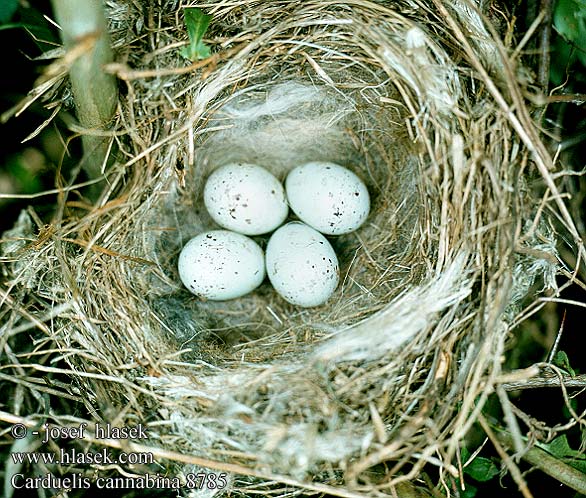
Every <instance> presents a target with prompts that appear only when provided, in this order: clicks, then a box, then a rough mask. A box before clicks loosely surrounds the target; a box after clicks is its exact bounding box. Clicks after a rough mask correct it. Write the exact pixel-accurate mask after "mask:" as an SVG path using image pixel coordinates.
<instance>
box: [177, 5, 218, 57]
mask: <svg viewBox="0 0 586 498" xmlns="http://www.w3.org/2000/svg"><path fill="white" fill-rule="evenodd" d="M184 16H185V26H186V27H187V35H188V36H189V45H188V46H187V47H183V48H182V49H181V55H182V56H183V57H185V58H187V59H189V60H191V61H196V60H199V59H205V58H206V57H209V56H210V47H208V46H207V45H206V44H205V43H204V42H203V41H202V38H203V35H204V34H205V32H206V31H207V29H208V26H209V24H210V20H211V19H212V16H210V15H208V14H204V13H203V12H202V11H201V10H200V9H198V8H196V7H188V8H186V9H185V10H184Z"/></svg>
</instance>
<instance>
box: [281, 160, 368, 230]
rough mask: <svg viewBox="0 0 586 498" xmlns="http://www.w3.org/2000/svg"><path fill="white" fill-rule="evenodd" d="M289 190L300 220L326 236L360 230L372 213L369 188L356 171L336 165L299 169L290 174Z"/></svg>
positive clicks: (302, 167) (288, 195)
mask: <svg viewBox="0 0 586 498" xmlns="http://www.w3.org/2000/svg"><path fill="white" fill-rule="evenodd" d="M285 190H286V192H287V198H288V200H289V206H290V207H291V209H292V210H293V212H294V213H295V214H296V215H297V216H299V219H300V220H301V221H303V222H305V223H307V224H308V225H310V226H311V227H313V228H315V229H316V230H319V231H320V232H322V233H325V234H326V235H341V234H344V233H349V232H352V231H354V230H356V229H357V228H358V227H360V225H362V224H363V223H364V221H365V220H366V218H367V216H368V212H369V211H370V197H369V195H368V190H367V189H366V185H364V183H363V182H362V180H361V179H360V178H358V176H357V175H356V174H354V173H353V172H352V171H350V170H349V169H347V168H344V167H342V166H340V165H338V164H334V163H328V162H311V163H307V164H303V165H301V166H297V167H296V168H294V169H292V170H291V171H290V172H289V175H288V176H287V180H286V181H285Z"/></svg>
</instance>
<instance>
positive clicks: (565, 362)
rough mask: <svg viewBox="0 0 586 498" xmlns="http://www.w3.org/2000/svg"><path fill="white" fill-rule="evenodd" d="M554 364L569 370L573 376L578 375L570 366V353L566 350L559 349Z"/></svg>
mask: <svg viewBox="0 0 586 498" xmlns="http://www.w3.org/2000/svg"><path fill="white" fill-rule="evenodd" d="M553 364H554V365H555V366H556V367H560V368H562V369H564V370H565V371H566V372H568V373H569V374H570V375H572V376H573V375H576V372H575V371H574V369H573V368H572V367H571V366H570V359H569V358H568V355H567V354H566V352H565V351H558V352H557V353H556V354H555V356H554V358H553Z"/></svg>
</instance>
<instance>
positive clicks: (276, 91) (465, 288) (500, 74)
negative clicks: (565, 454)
mask: <svg viewBox="0 0 586 498" xmlns="http://www.w3.org/2000/svg"><path fill="white" fill-rule="evenodd" d="M185 6H186V5H183V4H180V3H179V2H176V1H168V2H164V5H161V6H158V5H157V6H155V5H153V4H152V3H151V4H149V3H148V2H145V3H144V5H143V4H142V3H141V2H132V1H124V0H117V1H109V2H108V4H107V7H108V12H109V20H110V26H111V30H112V39H113V45H114V48H115V50H116V53H117V61H118V62H117V63H116V64H113V65H112V66H110V67H109V68H108V70H109V71H111V72H113V73H115V74H116V75H117V76H118V77H119V78H120V81H121V88H122V89H123V93H122V96H121V100H120V105H119V110H118V113H117V116H116V123H115V124H114V125H113V128H112V130H113V131H108V132H105V133H106V134H107V135H108V136H110V137H111V139H112V144H113V147H112V149H113V150H117V160H116V163H115V164H114V165H113V166H112V167H111V168H110V169H109V170H108V171H107V172H106V173H105V177H106V180H105V181H103V183H102V185H103V186H104V190H103V193H102V195H101V197H100V199H99V201H98V202H97V203H96V204H95V205H91V204H89V203H87V202H86V201H85V200H84V199H83V197H80V196H79V195H78V194H77V191H78V189H77V187H76V185H70V186H63V188H62V189H61V192H62V193H61V195H60V198H59V205H58V208H57V210H56V213H55V216H54V217H53V219H52V220H51V223H50V224H49V225H47V226H36V225H39V224H41V222H40V220H36V219H35V216H34V213H33V212H32V211H31V210H28V211H25V212H23V214H22V215H21V217H20V219H19V221H18V223H17V225H16V227H15V229H14V230H12V231H11V232H9V233H6V234H4V237H3V245H2V248H3V260H2V261H3V268H4V272H5V273H4V276H5V277H6V283H5V286H4V288H3V290H2V303H3V304H4V306H3V310H2V312H1V313H2V323H3V326H2V335H1V337H0V343H1V345H2V348H3V351H4V354H5V355H6V358H8V362H7V363H5V364H4V366H3V369H2V382H3V384H4V386H6V387H4V389H9V390H10V392H14V395H13V397H12V398H11V401H8V402H7V403H6V406H5V413H4V420H5V421H12V422H14V421H17V420H26V421H27V423H29V422H30V423H34V422H35V421H37V420H40V419H41V418H42V417H44V416H48V417H49V420H51V421H52V422H54V423H59V424H74V423H79V422H80V421H81V420H84V419H87V420H91V421H99V422H104V423H105V422H115V423H116V424H119V425H127V426H128V425H135V424H137V423H139V422H140V423H143V424H145V425H146V426H147V427H148V429H149V431H150V434H151V437H150V439H149V440H148V442H146V443H144V442H143V444H142V446H141V447H139V446H136V445H135V446H132V445H130V446H127V445H126V444H125V443H124V444H123V443H116V442H115V441H114V442H112V441H110V442H109V443H108V444H112V445H114V446H121V447H123V448H124V447H126V448H127V449H128V448H130V449H132V448H134V449H142V450H143V451H144V450H145V447H148V449H149V451H152V452H154V453H155V455H156V456H157V460H158V464H159V466H158V467H157V466H155V467H150V468H146V467H141V466H136V467H130V468H126V469H125V470H123V471H124V472H126V473H131V474H140V473H144V472H150V473H153V472H159V473H163V474H165V475H170V476H174V475H180V474H181V473H183V474H185V473H187V472H190V471H192V470H193V469H194V468H211V469H216V470H220V471H227V472H229V473H230V475H231V477H230V480H229V488H228V489H230V490H232V491H233V492H234V493H242V494H245V495H248V494H251V493H264V492H266V493H269V492H271V493H275V494H277V495H279V493H281V494H282V495H283V496H284V495H285V494H302V493H309V492H319V491H321V492H327V493H329V494H332V495H340V496H357V495H360V496H362V495H364V494H365V493H370V494H371V495H376V493H380V494H383V495H384V494H392V493H394V492H396V489H402V488H397V486H401V484H400V483H401V482H403V481H417V479H418V476H419V474H420V470H421V469H422V467H423V466H424V465H426V466H431V467H437V468H438V471H439V473H438V476H439V480H440V482H442V483H444V485H445V487H446V489H448V488H453V483H454V479H455V478H457V477H458V476H459V475H460V474H461V467H460V466H459V461H458V455H459V448H460V447H461V445H462V444H463V442H464V438H465V436H466V434H467V432H468V430H469V429H470V427H471V426H472V424H474V422H475V421H476V420H477V417H478V414H479V412H480V411H481V409H482V407H483V404H484V403H485V401H486V399H487V397H488V395H489V394H490V393H492V392H494V389H495V386H498V385H499V383H502V382H504V381H505V380H507V379H508V380H510V379H511V376H507V375H506V374H505V373H503V372H502V369H501V363H502V356H503V353H504V349H505V341H506V340H507V337H508V336H509V334H510V333H511V328H512V326H513V325H514V324H515V323H516V321H518V319H519V318H520V316H519V313H520V312H521V311H522V310H523V309H524V308H525V306H526V305H527V304H528V303H530V302H531V301H532V300H533V299H534V298H535V295H536V292H537V291H539V290H540V289H541V291H542V292H544V291H547V292H550V293H551V292H555V276H556V273H557V272H558V271H560V269H561V265H560V264H559V263H558V261H557V253H556V239H555V234H554V229H553V226H552V224H551V222H550V221H549V220H550V219H553V218H557V219H559V220H561V222H562V224H563V225H564V226H565V227H566V229H567V233H566V234H565V236H567V237H568V240H569V241H570V244H571V245H572V246H573V247H574V250H575V251H576V254H577V250H578V249H577V248H578V247H579V246H578V245H577V244H578V243H577V239H578V237H577V234H576V231H575V229H574V228H573V224H572V221H571V219H570V217H569V215H568V213H567V211H566V209H565V207H564V204H563V196H562V195H561V194H560V192H558V190H557V188H556V186H555V181H554V179H555V172H556V167H555V165H554V164H553V161H552V158H551V156H550V155H549V153H548V152H547V150H546V149H545V147H544V146H543V144H542V142H541V141H540V138H539V131H538V129H537V128H536V126H535V124H534V123H533V120H532V118H531V116H530V111H531V109H530V108H528V107H527V104H526V101H525V99H524V97H523V90H524V89H523V88H521V87H520V85H519V83H518V81H519V73H518V72H520V71H521V68H520V67H519V66H518V65H517V63H518V60H517V59H515V57H516V55H515V54H513V55H512V49H511V47H505V46H504V45H503V42H501V41H500V38H499V34H497V33H495V32H494V28H492V27H491V26H490V24H489V23H488V22H486V20H485V18H484V16H483V14H482V13H480V12H479V11H478V10H477V9H476V7H473V6H468V5H467V4H465V3H462V2H459V1H454V2H448V1H445V2H439V1H438V2H434V1H428V2H423V1H419V0H417V1H414V0H406V1H398V2H371V1H362V0H354V1H345V2H318V1H310V2H297V1H291V0H279V1H274V2H257V1H245V0H244V1H239V2H226V1H222V0H219V1H216V2H209V3H206V4H198V7H200V8H202V9H204V10H206V11H207V12H209V13H212V14H213V16H214V18H213V20H212V23H211V26H210V30H209V32H208V33H207V35H206V40H207V41H208V43H209V45H210V46H211V47H212V50H213V52H214V55H213V56H212V57H211V58H210V59H207V60H204V61H200V62H197V63H194V64H192V65H189V64H186V63H185V61H184V60H182V59H181V58H180V57H179V56H178V54H177V48H178V47H180V46H181V45H182V44H185V43H186V34H185V30H184V28H183V25H182V14H181V10H182V8H183V7H185ZM496 15H499V14H498V13H497V14H496ZM501 34H504V33H501ZM517 55H518V54H517ZM65 60H66V59H65ZM61 62H63V60H62V61H61ZM56 67H57V68H60V71H61V72H59V71H58V72H57V76H55V77H54V80H51V85H52V86H50V88H51V89H57V88H58V85H60V84H61V82H62V80H63V77H64V74H65V73H64V69H63V67H59V66H58V64H56V65H54V66H53V68H54V69H55V68H56ZM65 69H66V68H65ZM58 96H60V97H58ZM51 98H52V99H56V98H63V99H64V100H63V102H64V103H65V104H66V103H67V98H68V97H67V94H66V93H63V89H61V91H60V92H54V94H52V97H51ZM86 132H87V131H86ZM93 132H94V133H97V132H99V131H96V130H94V131H93ZM102 133H104V132H102ZM233 159H239V160H242V161H256V162H259V163H260V164H263V165H265V166H267V167H270V168H272V169H273V171H275V173H276V174H277V175H278V176H280V177H281V178H283V176H284V174H285V173H286V171H287V170H288V169H289V168H291V167H293V166H294V165H295V164H297V163H299V162H300V161H303V160H310V159H314V160H321V159H325V160H333V161H337V162H339V163H341V164H344V165H346V166H348V167H350V168H352V169H354V170H355V171H357V172H358V173H359V174H360V175H361V176H362V177H363V178H364V179H365V180H366V182H367V184H368V186H369V189H370V191H371V193H372V198H373V212H372V213H371V216H370V218H369V220H368V222H367V223H366V225H365V226H364V227H363V228H361V229H360V230H359V231H357V232H356V233H353V234H349V235H347V236H344V237H340V238H337V239H335V240H333V243H334V245H335V247H336V250H337V251H338V254H339V258H340V263H341V269H342V274H343V283H342V284H341V285H340V287H339V289H338V290H337V291H336V293H335V295H334V297H333V298H332V300H331V302H329V303H328V304H327V305H325V306H322V307H318V308H315V309H299V308H296V307H294V306H291V305H288V304H287V303H285V302H284V301H283V300H282V299H280V298H279V297H278V296H277V295H276V294H275V293H274V291H273V290H272V289H271V287H270V286H269V285H268V284H263V286H262V287H261V288H260V289H259V290H257V291H256V292H254V293H253V294H251V295H250V296H247V297H245V298H242V299H238V300H235V301H230V302H223V303H210V302H201V301H199V300H197V299H195V298H194V297H193V296H191V295H190V294H189V293H188V292H187V291H186V290H184V289H183V288H182V287H181V285H180V282H179V279H178V276H177V271H176V268H175V266H176V260H177V256H178V253H179V250H180V248H181V246H182V244H183V243H184V242H186V240H188V239H189V238H190V237H191V236H193V235H195V234H196V233H197V232H198V231H200V230H202V229H203V228H206V227H209V226H210V221H209V219H208V217H207V215H206V213H205V209H203V207H201V202H200V195H201V186H202V180H203V179H205V176H206V174H207V173H208V172H209V171H210V170H211V169H212V168H213V167H215V166H218V165H219V164H222V163H223V162H227V161H228V160H233ZM539 185H544V186H545V187H544V188H543V189H541V190H539V188H537V187H536V186H539ZM538 192H539V194H538ZM543 192H545V194H543ZM580 247H581V246H580ZM532 373H533V372H527V373H526V374H527V376H529V375H531V374H532ZM517 377H521V378H522V377H523V374H517ZM43 378H49V379H53V380H52V381H50V382H49V384H46V383H45V382H44V381H43V380H42V379H43ZM44 394H47V395H49V396H50V397H51V398H54V399H61V400H62V403H61V404H60V405H59V406H60V408H59V409H58V410H57V409H56V410H55V412H54V413H53V414H52V412H51V409H49V411H48V412H46V405H45V402H44V397H43V396H44ZM67 406H70V410H71V411H70V412H67V410H68V408H67ZM82 406H83V407H85V410H86V411H87V414H88V415H87V416H84V415H83V412H84V410H81V409H80V407H82ZM64 407H65V408H64ZM8 413H10V414H11V415H10V416H8V415H7V414H8ZM35 414H36V415H35ZM90 439H91V438H90ZM102 443H103V442H102ZM102 472H103V473H110V474H111V475H117V473H118V472H120V468H111V469H106V470H102ZM89 473H90V471H88V474H89ZM285 485H287V486H289V487H288V488H285V487H284V486H285Z"/></svg>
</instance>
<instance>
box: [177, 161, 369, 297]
mask: <svg viewBox="0 0 586 498" xmlns="http://www.w3.org/2000/svg"><path fill="white" fill-rule="evenodd" d="M203 197H204V204H205V206H206V208H207V210H208V212H209V214H210V216H211V217H212V219H213V220H214V221H215V222H216V223H218V225H220V226H221V227H223V228H225V229H227V230H213V231H210V232H205V233H203V234H200V235H198V236H196V237H194V238H193V239H191V240H190V241H189V242H188V243H187V244H186V245H185V247H184V248H183V250H182V251H181V254H180V256H179V275H180V278H181V280H182V282H183V283H184V285H185V286H186V287H187V288H188V289H189V290H190V291H191V292H192V293H193V294H196V295H197V296H200V297H203V298H206V299H211V300H227V299H234V298H237V297H241V296H243V295H245V294H247V293H249V292H251V291H252V290H254V289H255V288H256V287H258V286H259V285H260V284H261V282H262V280H263V279H264V277H265V272H266V274H267V275H268V277H269V280H270V282H271V284H272V285H273V287H274V288H275V290H276V291H277V293H278V294H280V295H281V296H282V297H283V298H284V299H285V300H286V301H288V302H289V303H291V304H295V305H298V306H304V307H311V306H319V305H321V304H323V303H325V302H326V301H327V300H328V299H329V298H330V297H331V296H332V294H333V293H334V291H335V289H336V287H337V285H338V282H339V266H338V259H337V257H336V253H335V251H334V249H333V247H332V246H331V244H330V243H329V241H328V240H327V239H326V238H325V237H324V236H323V235H322V233H323V234H326V235H341V234H345V233H349V232H352V231H354V230H356V229H357V228H358V227H360V225H362V223H364V221H365V220H366V217H367V216H368V212H369V209H370V197H369V194H368V190H367V189H366V186H365V185H364V183H363V182H362V181H361V180H360V178H358V176H356V175H355V174H354V173H353V172H351V171H350V170H348V169H346V168H343V167H342V166H339V165H337V164H335V163H329V162H311V163H307V164H303V165H301V166H298V167H296V168H294V169H293V170H291V171H290V172H289V175H288V176H287V179H286V182H285V189H284V188H283V186H282V185H281V183H280V182H279V181H278V180H277V178H275V177H274V176H273V175H272V174H271V173H270V172H269V171H267V170H266V169H264V168H262V167H261V166H258V165H255V164H249V163H231V164H227V165H225V166H221V167H219V168H217V169H216V170H214V171H213V172H212V174H211V175H210V176H209V178H208V180H207V182H206V185H205V187H204V196H203ZM289 206H290V207H291V209H292V210H293V211H294V212H295V214H296V215H297V216H298V217H299V218H300V220H301V221H302V222H291V223H287V224H285V225H283V226H281V225H282V224H283V222H284V221H285V219H286V218H287V215H288V211H289ZM278 227H280V228H278ZM275 229H277V230H276V231H275V232H274V233H273V235H272V236H271V238H270V239H269V241H268V245H267V249H266V258H265V255H264V254H263V252H262V249H261V248H260V246H258V244H257V243H256V242H254V241H253V240H252V239H250V238H248V237H246V235H261V234H266V233H269V232H272V231H273V230H275ZM320 232H321V233H320Z"/></svg>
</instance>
